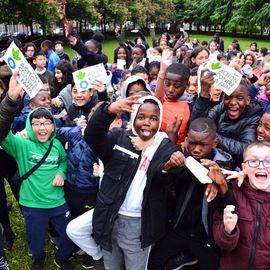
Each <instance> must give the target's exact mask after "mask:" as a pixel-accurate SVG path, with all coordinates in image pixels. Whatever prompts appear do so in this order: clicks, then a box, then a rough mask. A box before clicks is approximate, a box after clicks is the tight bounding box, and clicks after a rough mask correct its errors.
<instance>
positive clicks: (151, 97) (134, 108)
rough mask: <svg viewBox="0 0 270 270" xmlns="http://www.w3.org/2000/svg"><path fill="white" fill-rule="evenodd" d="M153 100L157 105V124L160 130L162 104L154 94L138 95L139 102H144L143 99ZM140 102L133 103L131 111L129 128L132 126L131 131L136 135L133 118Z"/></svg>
mask: <svg viewBox="0 0 270 270" xmlns="http://www.w3.org/2000/svg"><path fill="white" fill-rule="evenodd" d="M149 99H151V100H153V101H155V102H156V103H157V104H158V107H159V125H158V130H160V126H161V122H162V117H163V108H162V104H161V102H160V101H159V100H158V99H157V98H156V97H154V96H144V97H140V98H139V99H138V101H139V102H141V103H142V104H143V103H144V101H145V100H149ZM142 104H135V105H133V112H132V113H131V128H132V132H133V134H135V135H136V136H137V135H138V134H137V132H136V130H135V126H134V124H135V118H136V116H137V114H138V110H139V108H140V107H141V105H142Z"/></svg>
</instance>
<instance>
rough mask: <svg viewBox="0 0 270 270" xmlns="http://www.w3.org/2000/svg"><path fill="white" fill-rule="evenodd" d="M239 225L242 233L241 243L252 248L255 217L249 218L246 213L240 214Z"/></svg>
mask: <svg viewBox="0 0 270 270" xmlns="http://www.w3.org/2000/svg"><path fill="white" fill-rule="evenodd" d="M237 223H238V226H239V228H240V232H241V242H242V243H243V244H244V245H245V246H250V244H251V243H252V239H253V232H254V226H255V224H254V222H253V217H252V216H247V215H245V214H244V213H239V215H238V222H237Z"/></svg>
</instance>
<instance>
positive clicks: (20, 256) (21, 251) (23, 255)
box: [6, 185, 200, 270]
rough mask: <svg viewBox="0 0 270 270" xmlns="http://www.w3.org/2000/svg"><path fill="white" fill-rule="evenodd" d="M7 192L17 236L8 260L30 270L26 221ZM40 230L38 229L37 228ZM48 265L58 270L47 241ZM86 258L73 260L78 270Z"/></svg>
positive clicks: (99, 269)
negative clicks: (10, 201)
mask: <svg viewBox="0 0 270 270" xmlns="http://www.w3.org/2000/svg"><path fill="white" fill-rule="evenodd" d="M6 191H7V196H8V199H10V200H12V201H13V206H12V209H11V211H10V213H9V217H10V221H11V227H12V230H13V232H14V233H15V235H16V238H15V242H14V245H13V248H12V250H10V251H6V255H7V259H8V262H9V266H10V269H12V270H30V269H31V265H32V258H31V257H29V256H28V254H27V242H26V237H25V225H24V220H23V217H22V215H21V212H20V210H19V207H18V204H17V202H16V200H15V199H14V197H13V195H12V193H11V191H10V188H9V186H8V185H6ZM37 230H38V228H37ZM45 251H46V263H45V268H44V270H55V269H58V268H57V267H56V266H55V265H54V263H53V258H54V254H55V252H56V248H55V247H54V245H53V244H52V243H51V242H50V241H49V240H48V239H47V241H46V247H45ZM84 258H85V256H76V257H74V258H72V259H71V262H72V263H73V265H74V266H75V269H76V270H82V269H84V268H83V267H82V266H81V264H82V262H83V259H84ZM94 269H95V270H102V269H103V267H101V266H98V267H95V268H94ZM183 269H184V270H199V269H200V268H199V267H198V266H192V267H184V268H183ZM138 270H139V269H138Z"/></svg>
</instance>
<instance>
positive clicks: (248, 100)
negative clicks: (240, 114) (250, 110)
mask: <svg viewBox="0 0 270 270" xmlns="http://www.w3.org/2000/svg"><path fill="white" fill-rule="evenodd" d="M249 104H250V96H248V98H247V105H249Z"/></svg>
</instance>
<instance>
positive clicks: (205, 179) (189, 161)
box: [186, 156, 213, 184]
mask: <svg viewBox="0 0 270 270" xmlns="http://www.w3.org/2000/svg"><path fill="white" fill-rule="evenodd" d="M186 167H187V168H188V169H189V170H190V171H191V172H192V174H193V175H194V176H195V177H196V178H197V179H198V180H199V181H200V182H201V183H202V184H207V183H212V182H213V181H212V180H211V178H210V177H209V176H207V173H208V170H207V169H206V168H205V167H204V166H203V165H202V164H201V163H200V162H198V161H197V160H196V159H195V158H193V157H191V156H189V157H187V158H186Z"/></svg>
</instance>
